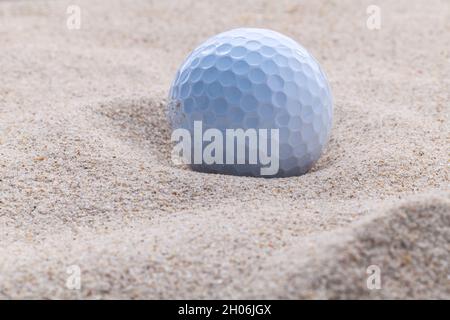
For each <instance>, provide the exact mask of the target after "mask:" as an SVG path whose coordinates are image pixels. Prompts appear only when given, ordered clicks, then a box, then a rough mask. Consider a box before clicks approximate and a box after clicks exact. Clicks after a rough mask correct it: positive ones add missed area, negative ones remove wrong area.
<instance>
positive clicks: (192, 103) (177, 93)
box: [168, 28, 333, 177]
mask: <svg viewBox="0 0 450 320" xmlns="http://www.w3.org/2000/svg"><path fill="white" fill-rule="evenodd" d="M332 115H333V107H332V97H331V91H330V87H329V84H328V81H327V78H326V76H325V74H324V72H323V71H322V69H321V67H320V66H319V64H318V62H317V61H316V60H315V59H314V57H313V56H312V55H311V54H310V53H308V51H306V49H305V48H303V47H302V46H301V45H300V44H298V43H297V42H295V41H294V40H292V39H290V38H288V37H286V36H284V35H282V34H280V33H278V32H275V31H271V30H266V29H255V28H240V29H234V30H230V31H227V32H223V33H220V34H218V35H216V36H213V37H211V38H210V39H208V40H207V41H205V42H204V43H203V44H201V45H200V46H199V47H197V48H196V49H195V50H194V51H193V52H192V53H191V54H190V55H189V56H188V57H187V58H186V60H185V61H184V63H183V64H182V66H181V67H180V68H179V70H178V72H177V74H176V76H175V79H174V81H173V83H172V86H171V89H170V93H169V103H168V116H169V120H170V123H171V125H172V128H173V129H174V130H176V129H183V130H185V131H186V132H187V133H189V134H190V137H191V138H192V144H190V148H191V150H190V152H188V158H189V159H188V163H189V164H190V165H191V167H192V169H194V170H197V171H203V172H213V173H224V174H234V175H244V176H266V177H287V176H294V175H301V174H304V173H306V172H307V171H308V170H309V169H310V168H311V167H312V166H313V164H314V163H315V162H316V161H317V160H318V159H319V157H320V155H321V153H322V151H323V149H324V146H325V145H326V143H327V141H328V138H329V135H330V130H331V124H332ZM208 129H213V130H215V131H210V133H211V132H212V133H213V134H214V133H215V134H216V135H217V134H219V133H220V134H219V135H218V136H215V139H213V138H211V136H212V135H213V134H205V133H206V130H208ZM232 129H235V130H236V129H242V130H241V131H239V132H240V133H248V134H247V135H246V136H245V137H244V138H243V139H237V138H236V139H235V141H234V142H235V144H234V146H233V144H227V142H226V141H225V140H226V137H228V135H227V134H228V133H227V130H232ZM248 129H251V130H256V131H255V132H256V133H254V132H250V131H247V130H248ZM263 129H267V131H263ZM273 129H276V131H271V130H273ZM200 130H201V135H204V136H201V137H195V135H196V134H197V135H198V133H199V132H200ZM258 130H259V131H258ZM230 132H231V131H230ZM261 132H263V133H264V134H261ZM272 133H273V134H272ZM275 133H276V134H275ZM206 135H207V137H206ZM272 138H273V139H272ZM185 139H186V137H185ZM196 139H197V140H196ZM218 139H223V141H216V140H218ZM264 139H265V140H267V141H263V140H264ZM270 139H272V140H270ZM213 141H214V142H215V143H217V145H216V146H219V144H220V143H221V144H222V146H223V150H222V149H221V150H220V151H218V150H215V151H213V156H214V157H213V158H214V159H215V160H216V161H211V160H205V158H203V157H202V155H203V152H207V151H211V146H209V149H208V145H209V144H211V143H212V142H213ZM266 142H267V145H266V147H264V150H261V146H264V143H266ZM195 143H196V144H195ZM271 143H272V145H271ZM194 145H196V147H197V148H198V149H196V150H194V149H195V148H194ZM230 146H231V147H230ZM271 147H272V150H270V149H271ZM230 148H231V149H230ZM274 148H277V150H275V149H274ZM239 150H243V151H245V153H244V155H242V154H241V155H240V156H239ZM275 151H276V152H275ZM252 152H254V153H256V156H253V157H252V156H251V153H252ZM261 152H262V153H261ZM264 153H265V154H264ZM270 154H271V155H272V156H273V157H272V159H271V161H277V168H276V171H274V172H270V174H267V175H264V174H262V170H261V169H262V168H264V167H267V166H268V165H269V164H268V163H267V161H266V162H263V161H260V160H263V159H264V157H263V156H264V155H270ZM258 155H259V156H260V157H259V156H258ZM243 157H244V158H243ZM227 158H228V160H229V161H227ZM214 159H213V160H214ZM255 159H256V162H255ZM265 160H267V159H265Z"/></svg>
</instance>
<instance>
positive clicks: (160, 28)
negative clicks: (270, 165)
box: [0, 0, 450, 299]
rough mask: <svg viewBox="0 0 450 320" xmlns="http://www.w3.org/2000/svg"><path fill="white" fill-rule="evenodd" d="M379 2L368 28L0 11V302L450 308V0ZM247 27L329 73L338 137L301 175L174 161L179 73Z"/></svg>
mask: <svg viewBox="0 0 450 320" xmlns="http://www.w3.org/2000/svg"><path fill="white" fill-rule="evenodd" d="M377 3H378V5H379V7H380V9H381V19H382V20H381V28H380V29H379V30H369V29H368V28H367V26H366V20H367V14H366V8H367V6H368V5H370V4H372V2H371V1H362V2H360V1H323V2H322V1H304V2H297V1H295V2H294V1H292V2H291V1H248V2H243V1H238V0H236V1H234V0H233V1H229V3H228V2H227V5H224V4H223V3H221V2H219V1H217V2H216V1H138V0H135V1H123V2H119V1H106V0H104V1H70V2H67V1H35V2H31V1H17V2H0V226H1V228H0V298H2V299H19V298H33V299H36V298H63V299H78V298H87V299H97V298H105V299H112V298H125V299H133V298H137V299H158V298H175V299H180V298H187V299H194V298H210V299H221V298H250V299H251V298H262V299H267V298H269V299H270V298H286V299H296V298H308V299H317V298H324V299H334V298H336V299H346V298H356V299H383V298H396V299H397V298H401V299H403V298H406V299H413V298H426V299H431V298H438V299H449V298H450V277H449V276H450V268H449V261H450V259H449V251H450V250H449V249H450V192H449V189H448V186H449V176H448V164H449V162H448V159H449V145H450V135H449V132H450V130H449V124H448V115H449V113H450V112H449V111H450V108H449V107H450V78H449V74H450V53H449V48H450V37H449V34H450V4H449V2H448V1H444V0H443V1H437V0H430V1H419V0H417V1H410V0H408V1H406V0H404V1H395V2H394V1H377ZM69 4H75V5H78V6H79V7H80V8H81V29H79V30H69V29H68V28H67V27H66V19H67V17H68V15H67V14H66V9H67V6H68V5H69ZM240 26H252V27H264V28H270V29H274V30H277V31H279V32H282V33H285V34H287V35H289V36H291V37H292V38H294V39H296V40H297V41H299V42H300V43H302V44H303V45H304V46H305V47H306V48H308V50H309V51H310V52H311V53H312V54H313V55H315V56H316V58H317V59H318V60H319V61H320V63H321V64H322V66H323V68H324V70H326V72H327V74H328V77H329V80H330V84H331V87H332V91H333V95H334V124H333V130H332V136H331V140H330V142H329V144H328V146H327V149H326V151H325V153H324V155H323V156H322V158H321V159H320V160H319V162H318V163H317V164H316V165H315V167H314V168H313V169H312V171H311V172H309V173H308V174H306V175H303V176H300V177H292V178H284V179H262V178H247V177H233V176H223V175H211V174H204V173H198V172H192V171H190V170H187V169H185V168H180V167H175V166H174V165H172V163H171V161H170V157H169V151H170V145H169V143H168V141H169V136H170V128H169V126H168V124H167V121H166V119H165V111H164V109H165V104H166V96H167V92H168V89H169V86H170V82H171V80H172V78H173V76H174V74H175V72H176V69H177V67H178V66H179V65H180V64H181V62H182V60H183V58H184V57H185V56H186V55H187V54H188V53H189V52H190V50H192V49H193V48H194V47H195V46H196V45H198V44H199V43H200V42H201V41H203V40H205V39H206V38H207V37H209V36H211V35H214V34H216V33H218V32H221V31H225V30H228V29H231V28H234V27H240ZM73 265H75V266H78V267H79V270H80V272H81V275H80V276H81V278H80V280H81V282H80V283H81V287H80V289H79V290H77V289H75V290H73V287H71V286H69V287H67V285H66V284H67V280H68V278H69V277H71V275H70V274H68V273H67V271H68V270H72V269H70V268H69V267H70V266H73ZM373 265H375V266H376V267H378V268H379V271H380V277H381V278H380V279H381V284H380V285H381V288H379V289H369V288H368V287H367V279H368V277H369V275H368V274H367V273H366V270H367V268H368V267H369V266H373ZM68 268H69V269H68ZM69 284H70V283H69Z"/></svg>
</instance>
